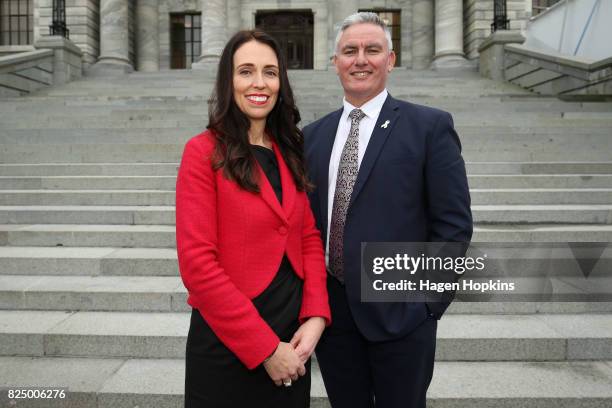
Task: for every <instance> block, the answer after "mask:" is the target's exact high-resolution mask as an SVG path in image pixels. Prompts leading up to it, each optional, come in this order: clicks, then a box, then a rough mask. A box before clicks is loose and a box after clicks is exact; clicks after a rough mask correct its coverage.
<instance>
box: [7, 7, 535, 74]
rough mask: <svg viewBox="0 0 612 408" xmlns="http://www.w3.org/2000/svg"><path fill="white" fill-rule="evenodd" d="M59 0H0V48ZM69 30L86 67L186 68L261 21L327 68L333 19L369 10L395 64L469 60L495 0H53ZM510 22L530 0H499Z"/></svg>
mask: <svg viewBox="0 0 612 408" xmlns="http://www.w3.org/2000/svg"><path fill="white" fill-rule="evenodd" d="M57 2H58V0H0V55H1V54H2V53H7V52H15V51H18V50H21V49H24V48H27V47H28V46H29V45H30V44H33V43H34V42H35V41H36V40H37V39H39V38H41V37H44V36H47V35H49V26H50V25H51V24H52V21H53V6H54V4H57ZM61 2H65V10H66V24H67V28H68V30H69V38H70V40H71V41H73V42H74V43H75V44H76V45H77V46H78V47H79V48H80V49H81V50H82V51H83V63H84V65H85V67H86V68H90V67H92V66H94V65H96V64H98V65H114V66H118V67H123V68H124V69H125V70H127V71H130V70H140V71H157V70H166V69H189V68H197V67H199V66H202V65H206V62H207V61H214V60H215V58H218V56H219V54H220V51H221V49H222V47H223V45H224V43H225V41H226V40H227V38H228V36H229V35H231V34H232V33H233V32H235V31H237V30H239V29H250V28H256V27H257V28H262V29H264V30H266V31H268V32H270V33H271V34H272V35H274V36H275V37H276V38H277V39H278V41H279V42H280V43H281V45H282V47H283V50H284V51H285V53H286V57H287V61H288V64H289V67H290V68H293V69H327V68H328V67H329V66H330V61H331V57H332V55H333V47H334V39H335V35H336V30H337V28H338V25H339V23H340V22H341V21H342V19H343V18H344V17H346V16H347V15H349V14H351V13H354V12H356V11H374V12H376V13H378V14H380V15H381V17H383V18H384V19H385V20H386V21H387V22H388V24H389V26H390V27H391V31H392V36H393V44H394V49H395V51H396V53H397V54H398V65H399V66H401V67H406V68H412V69H425V68H429V67H431V66H432V65H433V66H444V65H453V64H462V63H469V61H470V60H475V59H476V58H477V57H478V51H477V50H478V46H479V45H480V44H481V42H482V41H483V40H484V38H486V37H487V36H488V35H489V34H490V32H491V23H492V21H493V8H494V0H309V1H305V0H61ZM506 4H507V14H508V18H509V19H510V28H512V29H520V28H522V27H524V25H525V23H526V21H527V20H528V19H529V17H530V16H531V14H532V0H507V1H506Z"/></svg>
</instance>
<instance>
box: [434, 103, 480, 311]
mask: <svg viewBox="0 0 612 408" xmlns="http://www.w3.org/2000/svg"><path fill="white" fill-rule="evenodd" d="M430 136H431V137H430V139H429V140H428V145H427V159H426V163H427V164H426V169H425V178H426V189H427V198H426V199H427V203H428V205H427V211H428V219H429V240H430V241H432V242H462V243H465V245H449V246H445V247H443V248H442V250H443V252H439V253H438V254H437V256H442V255H441V254H444V256H451V257H462V256H465V252H466V251H467V245H468V243H469V241H470V239H471V238H472V212H471V209H470V190H469V188H468V181H467V175H466V172H465V163H464V161H463V158H462V157H461V143H460V142H459V136H458V135H457V133H456V132H455V129H454V127H453V120H452V118H451V116H450V114H448V113H446V112H442V114H441V115H440V116H439V118H438V120H437V122H436V124H435V126H434V128H433V131H432V133H431V134H430ZM438 249H440V248H438ZM458 278H459V275H457V274H456V273H454V272H449V273H448V274H444V275H439V276H438V277H437V278H436V279H438V280H439V281H440V282H451V281H452V282H456V281H457V279H458ZM454 296H455V292H454V291H451V292H444V293H443V294H441V295H440V297H439V299H438V301H435V302H428V303H427V304H426V305H427V308H428V309H429V313H431V314H433V316H434V317H435V318H436V319H440V318H441V317H442V315H443V314H444V312H445V310H446V309H447V308H448V306H449V305H450V302H451V301H452V300H453V298H454Z"/></svg>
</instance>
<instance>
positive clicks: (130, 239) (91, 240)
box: [0, 219, 612, 248]
mask: <svg viewBox="0 0 612 408" xmlns="http://www.w3.org/2000/svg"><path fill="white" fill-rule="evenodd" d="M606 221H609V219H608V220H606ZM73 222H74V221H73ZM611 224H612V223H608V224H603V225H602V224H556V225H550V226H547V227H542V226H541V224H532V225H528V224H514V225H513V224H508V225H507V226H506V227H505V228H504V227H501V226H500V224H499V221H498V223H496V224H493V223H492V224H486V223H483V224H476V227H475V230H474V235H473V240H474V241H477V242H486V241H488V240H490V241H494V242H516V241H517V240H518V239H522V240H525V241H526V242H538V240H542V241H548V240H553V241H555V240H556V238H557V237H558V236H559V235H560V234H563V233H565V234H567V236H568V237H570V236H571V237H574V238H575V239H577V240H579V241H585V239H586V238H587V237H589V236H591V235H590V234H593V235H592V236H593V237H599V238H600V239H603V238H604V237H607V236H609V235H610V234H611V233H612V225H611ZM600 239H598V240H597V241H600ZM0 244H1V245H5V246H12V247H115V248H175V247H176V238H175V226H174V225H172V224H167V225H154V224H152V225H151V224H139V225H122V224H109V225H95V224H33V225H20V224H3V225H0Z"/></svg>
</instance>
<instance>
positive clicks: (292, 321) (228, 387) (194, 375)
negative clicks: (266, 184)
mask: <svg viewBox="0 0 612 408" xmlns="http://www.w3.org/2000/svg"><path fill="white" fill-rule="evenodd" d="M254 148H255V153H256V158H257V160H258V161H259V163H260V165H261V166H262V168H263V170H264V172H265V173H266V175H267V176H268V180H269V181H270V183H271V185H272V187H273V188H274V190H275V192H276V193H277V197H278V198H279V201H281V200H282V196H281V194H282V191H281V188H280V177H279V175H278V167H277V166H275V165H276V160H275V157H274V153H273V152H272V151H270V150H267V149H265V148H263V147H261V148H260V147H254ZM262 149H265V150H262ZM266 150H267V151H266ZM264 256H265V255H264ZM302 286H303V283H302V280H301V279H300V278H299V277H298V276H297V275H296V274H295V272H294V271H293V268H292V267H291V264H290V263H289V260H288V259H287V257H286V256H285V257H283V260H282V263H281V265H280V267H279V269H278V272H277V274H276V276H275V277H274V279H273V281H272V282H271V283H270V285H269V286H268V287H267V288H266V289H265V290H264V291H263V292H262V293H261V294H260V295H259V296H257V297H256V298H255V299H253V305H254V306H255V308H256V309H257V310H258V312H259V314H260V315H261V317H262V318H263V319H264V320H265V321H266V322H267V323H268V324H269V325H270V327H271V328H272V330H274V332H275V333H276V334H277V335H278V337H279V338H280V339H281V341H283V342H289V341H290V340H291V338H292V337H293V335H294V334H295V332H296V330H297V329H298V328H299V321H298V316H299V312H300V308H301V304H302ZM256 335H257V333H253V336H256ZM185 363H186V370H185V408H246V407H248V408H252V407H262V408H304V407H309V406H310V360H309V361H308V362H307V364H306V375H304V376H303V377H300V378H299V379H298V380H297V381H294V382H293V384H292V386H291V387H284V386H280V387H278V386H276V385H275V384H274V382H273V381H272V379H271V378H270V376H269V375H268V373H267V372H266V370H265V368H264V367H263V365H260V366H258V367H257V368H255V369H253V370H249V369H247V368H246V366H245V365H244V364H243V363H242V362H241V361H240V360H238V358H237V357H236V356H235V355H234V353H232V352H231V351H230V350H229V349H228V348H227V347H226V346H225V345H224V344H223V343H222V342H221V341H220V340H219V338H218V337H217V336H216V335H215V333H214V332H213V331H212V329H211V328H210V327H209V326H208V324H207V323H206V321H204V319H203V318H202V315H201V314H200V312H199V311H198V310H197V309H192V312H191V325H190V327H189V334H188V336H187V350H186V359H185Z"/></svg>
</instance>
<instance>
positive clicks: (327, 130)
mask: <svg viewBox="0 0 612 408" xmlns="http://www.w3.org/2000/svg"><path fill="white" fill-rule="evenodd" d="M342 111H343V109H339V110H337V111H335V112H334V113H332V114H331V115H330V117H329V119H328V120H327V122H326V123H324V124H323V126H322V129H321V136H320V137H321V147H320V150H319V152H318V157H319V164H318V169H317V170H318V171H317V175H318V177H317V180H316V184H317V189H318V194H319V208H320V210H321V218H322V219H321V227H322V228H323V236H324V237H327V219H328V215H327V205H328V199H327V196H328V195H329V160H330V158H331V153H332V149H333V147H334V140H335V139H336V132H337V131H338V124H339V122H340V117H341V116H342Z"/></svg>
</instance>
